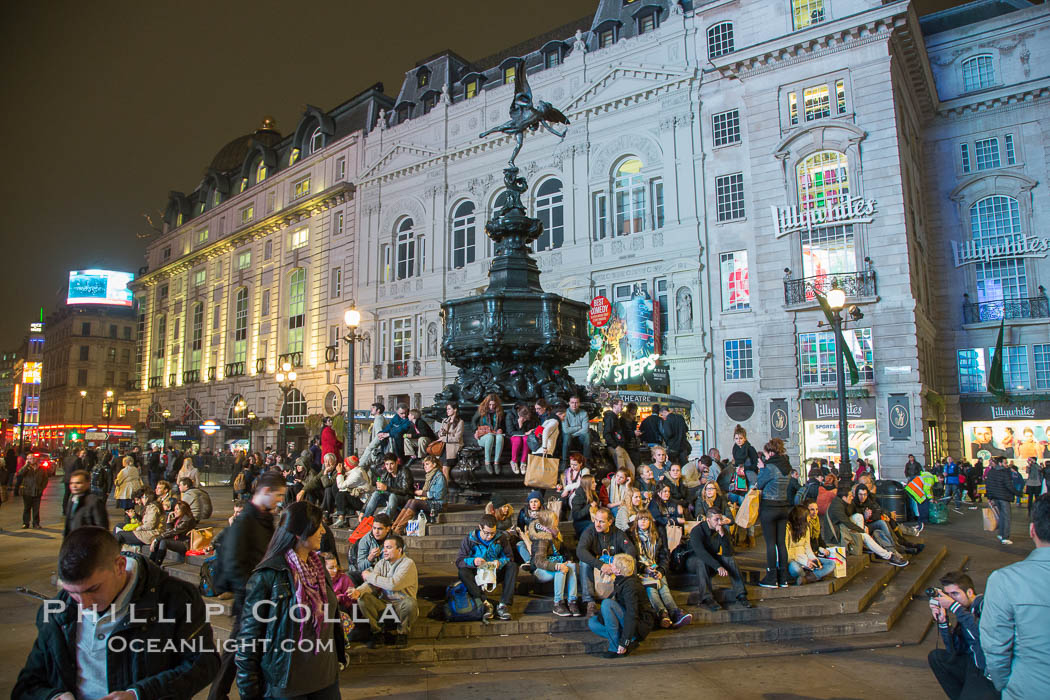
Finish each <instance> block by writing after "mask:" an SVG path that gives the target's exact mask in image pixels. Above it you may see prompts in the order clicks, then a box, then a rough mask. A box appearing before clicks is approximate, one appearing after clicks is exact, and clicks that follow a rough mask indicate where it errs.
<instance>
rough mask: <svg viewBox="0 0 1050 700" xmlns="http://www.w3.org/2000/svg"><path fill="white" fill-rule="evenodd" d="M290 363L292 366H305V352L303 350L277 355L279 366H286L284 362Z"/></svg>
mask: <svg viewBox="0 0 1050 700" xmlns="http://www.w3.org/2000/svg"><path fill="white" fill-rule="evenodd" d="M285 362H287V363H289V364H290V365H291V366H292V367H296V368H298V367H302V366H303V354H302V353H301V352H286V353H284V354H283V355H278V356H277V366H278V367H284V363H285Z"/></svg>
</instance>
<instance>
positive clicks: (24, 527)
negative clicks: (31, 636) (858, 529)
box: [22, 525, 1002, 539]
mask: <svg viewBox="0 0 1050 700" xmlns="http://www.w3.org/2000/svg"><path fill="white" fill-rule="evenodd" d="M22 529H23V530H28V529H29V526H28V525H23V526H22ZM999 539H1002V537H1000V538H999Z"/></svg>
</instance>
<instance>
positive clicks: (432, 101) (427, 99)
mask: <svg viewBox="0 0 1050 700" xmlns="http://www.w3.org/2000/svg"><path fill="white" fill-rule="evenodd" d="M436 104H437V95H435V94H434V92H433V91H431V92H428V93H427V94H426V95H424V96H423V114H429V113H430V110H432V109H434V105H436Z"/></svg>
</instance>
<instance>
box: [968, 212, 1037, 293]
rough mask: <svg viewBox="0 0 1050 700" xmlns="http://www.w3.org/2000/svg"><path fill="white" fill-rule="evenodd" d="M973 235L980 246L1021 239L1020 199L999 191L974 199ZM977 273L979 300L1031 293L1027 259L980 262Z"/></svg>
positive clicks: (971, 215) (1013, 241)
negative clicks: (1029, 290)
mask: <svg viewBox="0 0 1050 700" xmlns="http://www.w3.org/2000/svg"><path fill="white" fill-rule="evenodd" d="M970 234H971V235H972V236H973V241H974V243H976V244H977V245H978V247H984V246H997V245H1002V244H1006V243H1017V242H1020V240H1021V238H1022V235H1021V208H1020V206H1018V204H1017V200H1016V199H1014V198H1013V197H1006V196H1003V195H1001V194H997V195H992V196H991V197H985V198H984V199H979V200H977V201H976V202H974V203H973V205H972V206H971V207H970ZM976 273H977V301H978V303H983V302H989V301H1001V300H1003V299H1023V298H1025V297H1027V296H1028V276H1027V274H1026V272H1025V264H1024V258H1000V259H997V260H993V261H991V262H983V263H977V265H976Z"/></svg>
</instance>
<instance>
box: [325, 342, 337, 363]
mask: <svg viewBox="0 0 1050 700" xmlns="http://www.w3.org/2000/svg"><path fill="white" fill-rule="evenodd" d="M324 361H325V362H339V346H338V345H329V346H328V347H326V348H325V349H324Z"/></svg>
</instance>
